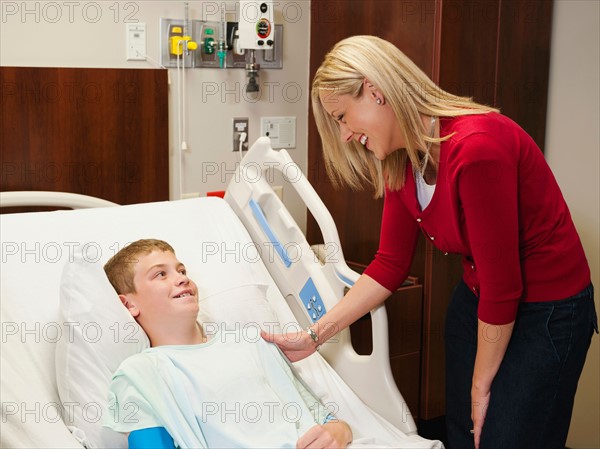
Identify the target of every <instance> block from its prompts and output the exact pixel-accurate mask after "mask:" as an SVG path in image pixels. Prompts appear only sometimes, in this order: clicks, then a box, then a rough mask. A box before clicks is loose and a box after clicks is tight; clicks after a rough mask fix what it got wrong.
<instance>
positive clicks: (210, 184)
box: [0, 0, 310, 230]
mask: <svg viewBox="0 0 600 449" xmlns="http://www.w3.org/2000/svg"><path fill="white" fill-rule="evenodd" d="M1 3H2V5H1V6H2V9H1V10H2V23H1V27H0V65H2V66H29V67H31V66H36V67H94V68H106V67H110V68H141V69H143V68H158V67H159V65H158V62H159V61H160V49H159V31H160V26H159V20H160V18H173V19H183V18H184V17H185V10H184V2H183V1H172V0H171V1H154V0H151V1H118V2H117V1H85V0H84V1H75V2H61V1H58V2H49V1H25V2H21V1H14V2H8V1H2V2H1ZM188 3H189V17H190V19H199V20H211V21H218V20H220V17H221V15H220V13H219V8H220V6H221V5H222V4H224V5H225V10H226V12H227V16H226V18H227V20H236V17H237V16H236V13H235V10H236V2H233V1H221V0H218V1H217V0H209V1H190V2H188ZM274 6H275V21H276V23H279V24H282V25H283V36H284V38H283V47H284V50H283V55H284V56H283V69H273V70H261V71H260V79H259V84H260V85H261V91H260V93H259V94H258V95H252V94H247V93H246V92H245V85H246V83H247V81H246V73H245V70H243V69H213V68H209V69H193V70H188V71H186V99H187V100H186V101H187V111H188V112H187V115H188V118H187V120H186V127H187V130H188V132H187V139H186V140H187V144H188V147H189V148H190V150H189V151H187V152H184V153H183V155H182V158H181V160H182V165H181V170H180V164H179V160H180V151H179V148H180V145H179V142H178V140H179V137H178V122H177V117H178V114H177V112H176V111H177V110H178V109H177V108H178V101H177V91H178V87H179V86H178V77H177V73H176V69H170V70H169V72H170V77H169V78H170V82H171V84H170V87H169V91H170V95H169V110H170V119H169V122H170V123H169V130H170V139H169V141H170V145H169V148H168V151H169V155H170V157H169V160H170V182H169V184H170V192H169V195H170V198H171V199H179V198H181V195H182V194H183V195H186V194H194V193H199V194H200V195H205V194H206V192H208V191H216V190H224V189H225V187H226V185H227V182H228V181H229V180H230V179H231V177H232V176H233V171H234V169H235V167H236V165H237V163H238V161H239V154H238V153H237V152H234V151H233V141H232V140H233V136H232V119H233V118H234V117H248V118H249V119H250V128H249V140H250V143H252V142H253V141H254V140H256V139H257V138H258V137H259V134H260V117H263V116H293V117H296V120H297V121H296V126H297V129H296V148H295V149H290V150H288V151H289V152H290V155H291V156H292V158H293V159H294V161H295V162H296V163H298V165H299V166H300V167H301V169H302V170H303V171H306V169H307V153H308V152H307V136H308V131H307V129H308V125H307V120H308V51H309V41H308V36H309V33H308V32H309V27H310V9H309V8H310V2H309V1H306V0H299V1H291V0H277V1H274ZM136 21H137V22H142V23H146V35H147V36H146V42H147V44H146V45H147V55H148V56H149V58H151V59H148V60H147V61H134V62H132V61H127V60H126V23H128V22H136ZM80 87H82V86H80ZM165 151H166V149H165ZM280 181H282V180H281V177H277V178H276V183H277V184H279V183H280ZM284 198H286V205H287V207H288V209H289V210H290V212H291V214H292V216H293V217H294V219H295V220H296V221H297V222H298V224H299V225H300V227H301V228H302V229H303V230H304V229H305V222H306V212H305V208H304V207H303V206H302V204H301V202H300V200H299V197H298V196H297V195H295V193H294V191H293V189H292V188H290V187H285V188H284Z"/></svg>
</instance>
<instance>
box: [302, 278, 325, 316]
mask: <svg viewBox="0 0 600 449" xmlns="http://www.w3.org/2000/svg"><path fill="white" fill-rule="evenodd" d="M300 299H301V300H302V303H303V304H304V307H305V308H306V312H307V313H308V316H309V317H310V319H311V321H312V322H313V323H314V322H316V321H317V320H318V319H319V318H321V317H322V316H323V315H325V312H326V310H325V305H324V304H323V300H322V299H321V295H319V291H318V290H317V287H316V286H315V283H314V282H313V280H312V278H308V281H306V284H304V287H302V290H300Z"/></svg>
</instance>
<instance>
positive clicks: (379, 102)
mask: <svg viewBox="0 0 600 449" xmlns="http://www.w3.org/2000/svg"><path fill="white" fill-rule="evenodd" d="M375 103H377V104H378V105H381V103H383V102H382V101H381V98H378V99H377V100H375Z"/></svg>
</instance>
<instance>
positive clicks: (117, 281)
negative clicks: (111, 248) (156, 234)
mask: <svg viewBox="0 0 600 449" xmlns="http://www.w3.org/2000/svg"><path fill="white" fill-rule="evenodd" d="M152 251H163V252H171V253H173V254H175V250H174V249H173V247H172V246H171V245H169V244H168V243H167V242H165V241H163V240H156V239H142V240H137V241H135V242H133V243H130V244H129V245H127V246H125V247H124V248H123V249H121V250H120V251H119V252H117V253H116V254H115V255H114V256H112V257H111V258H110V259H109V261H108V262H106V264H105V265H104V271H105V272H106V276H107V277H108V280H109V281H110V283H111V284H112V286H113V287H114V289H115V290H116V291H117V293H118V294H119V295H121V294H127V293H135V285H134V283H133V275H134V267H135V264H136V263H137V262H138V258H139V256H141V255H146V254H150V253H151V252H152Z"/></svg>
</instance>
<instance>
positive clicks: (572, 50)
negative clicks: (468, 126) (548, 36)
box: [546, 0, 600, 449]
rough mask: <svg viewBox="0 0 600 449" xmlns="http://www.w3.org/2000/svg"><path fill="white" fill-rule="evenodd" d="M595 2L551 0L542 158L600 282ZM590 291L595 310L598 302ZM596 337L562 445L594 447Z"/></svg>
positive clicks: (598, 375) (599, 406) (598, 440)
mask: <svg viewBox="0 0 600 449" xmlns="http://www.w3.org/2000/svg"><path fill="white" fill-rule="evenodd" d="M599 18H600V3H599V2H597V1H588V0H559V1H556V2H555V10H554V24H553V30H552V34H553V36H552V57H551V58H552V59H551V63H550V64H551V65H550V92H549V104H548V127H547V137H546V158H547V160H548V163H549V164H550V166H551V167H552V170H553V171H554V174H555V175H556V178H557V180H558V183H559V184H560V186H561V188H562V191H563V194H564V196H565V199H566V201H567V203H568V204H569V207H570V209H571V214H572V216H573V219H574V221H575V225H576V226H577V229H578V231H579V235H580V236H581V239H582V241H583V246H584V247H585V251H586V255H587V258H588V261H589V263H590V267H591V270H592V281H593V283H594V285H595V286H596V288H598V287H599V286H600V275H599V273H600V260H599V255H600V242H599V236H600V225H599V223H600V217H599V216H600V211H599V206H600V200H599V193H600V184H599V178H600V176H599V173H598V172H599V168H600V158H599V150H600V135H599V123H600V113H599V108H600V106H599V104H600V101H599V100H600V91H599V86H600V82H599V79H600V70H599V55H600V32H599V26H600V25H599V20H600V19H599ZM598 304H599V302H598V293H597V291H596V310H600V308H599V307H598ZM599 343H600V339H599V338H598V336H597V335H596V336H595V337H594V338H593V340H592V346H591V347H590V351H589V353H588V358H587V362H586V365H585V367H584V371H583V374H582V377H581V380H580V382H579V388H578V391H577V396H576V399H575V410H574V412H573V419H572V421H571V429H570V433H569V439H568V441H567V445H568V446H569V447H571V448H581V449H583V448H586V449H587V448H599V447H600V427H599V426H598V423H599V422H600V387H599V386H600V354H599V352H600V349H599V348H600V345H599Z"/></svg>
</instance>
